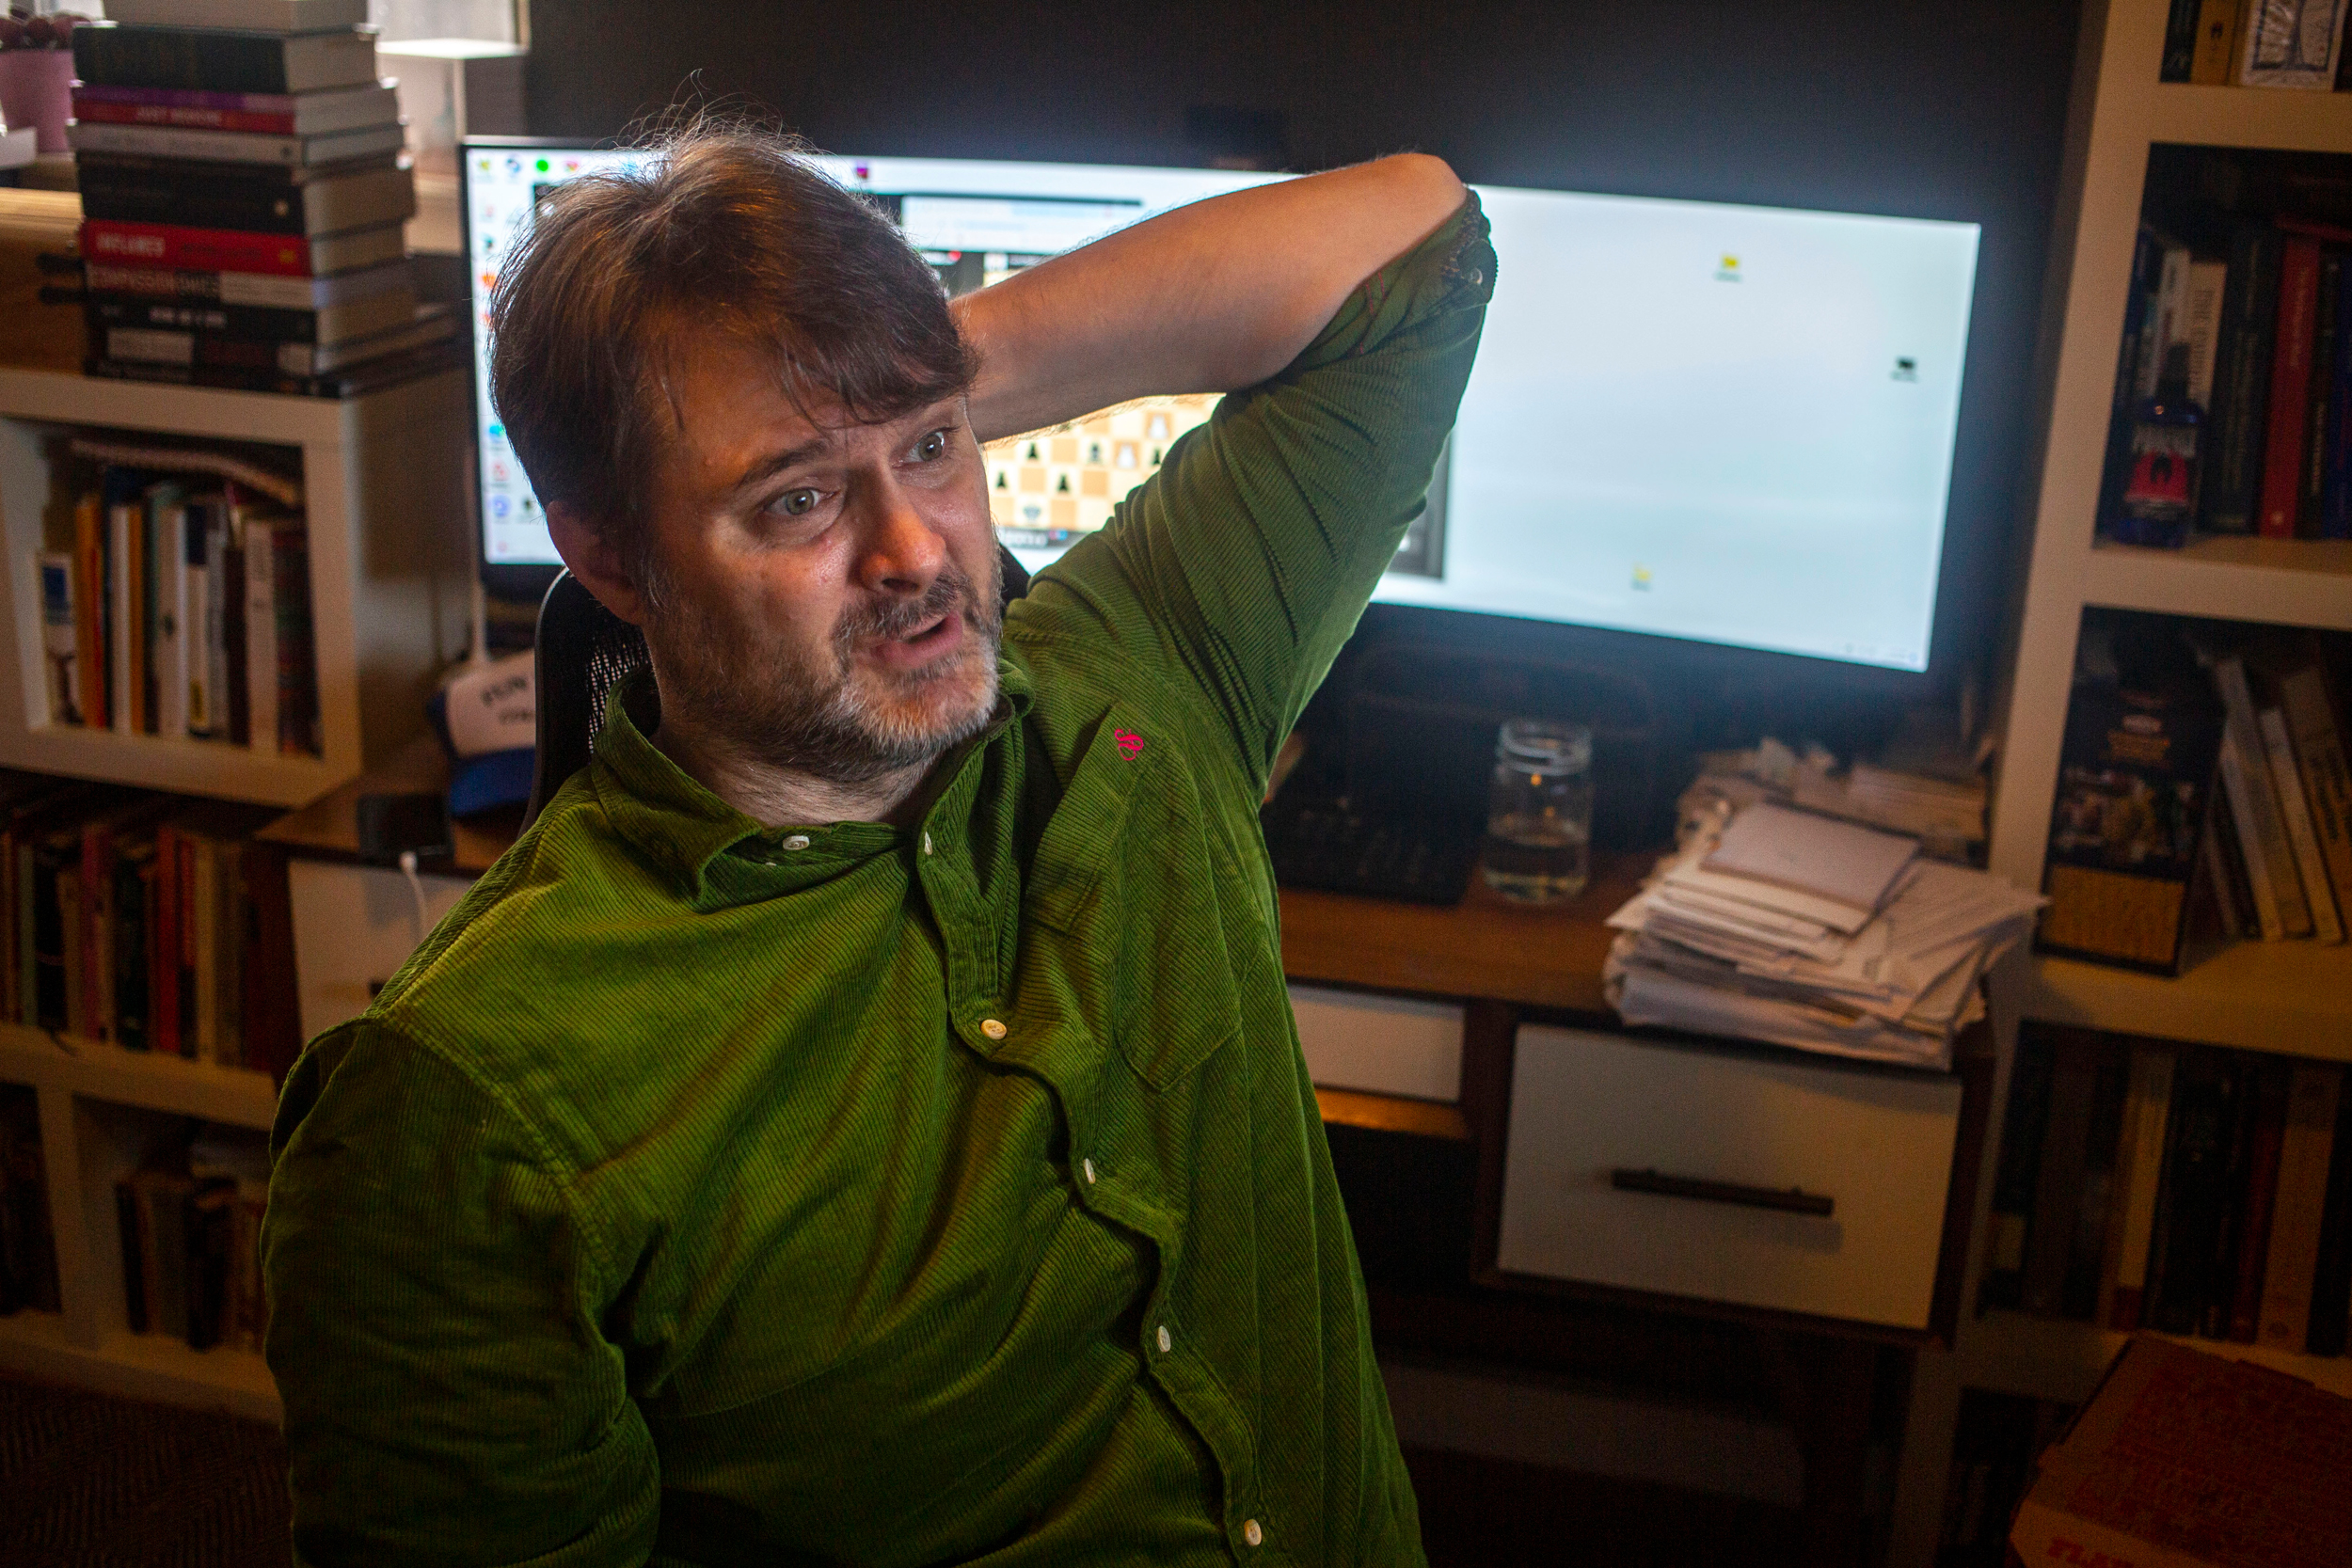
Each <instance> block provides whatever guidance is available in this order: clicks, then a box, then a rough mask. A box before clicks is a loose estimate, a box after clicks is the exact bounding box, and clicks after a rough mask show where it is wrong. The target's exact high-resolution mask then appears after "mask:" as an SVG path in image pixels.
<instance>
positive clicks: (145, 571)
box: [122, 498, 155, 735]
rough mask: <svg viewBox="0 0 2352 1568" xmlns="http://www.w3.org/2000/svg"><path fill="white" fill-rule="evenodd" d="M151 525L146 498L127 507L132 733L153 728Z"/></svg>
mask: <svg viewBox="0 0 2352 1568" xmlns="http://www.w3.org/2000/svg"><path fill="white" fill-rule="evenodd" d="M150 527H151V515H150V514H149V511H148V507H147V503H146V499H145V498H141V499H140V500H139V501H138V502H137V503H135V504H134V505H133V506H132V508H131V509H130V517H129V519H128V522H127V532H128V534H129V547H128V548H127V549H126V550H125V551H124V553H123V557H122V577H123V584H124V588H123V595H124V599H125V601H126V603H127V604H128V606H129V610H128V614H127V615H126V617H125V619H126V620H127V622H128V625H127V626H125V627H124V635H125V638H126V639H127V643H126V645H127V646H128V647H129V649H130V655H131V657H130V677H129V679H128V681H127V682H126V683H125V684H126V685H128V687H129V688H130V698H131V733H132V734H134V735H152V734H153V733H154V731H155V704H154V694H155V670H154V653H155V594H154V587H155V584H154V578H153V577H152V576H151V571H150V563H149V561H148V553H147V540H148V531H149V529H150Z"/></svg>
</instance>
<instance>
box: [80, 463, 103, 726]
mask: <svg viewBox="0 0 2352 1568" xmlns="http://www.w3.org/2000/svg"><path fill="white" fill-rule="evenodd" d="M73 603H74V607H75V611H76V614H75V620H76V622H77V624H78V629H79V631H80V633H81V651H80V655H79V658H78V662H79V664H80V665H81V670H82V722H83V723H85V724H87V725H88V726H89V727H90V728H92V729H98V730H103V729H104V728H105V727H106V726H107V724H108V723H109V722H110V720H109V718H108V715H109V713H110V712H111V710H112V695H111V693H110V692H109V690H108V686H109V684H110V683H109V680H108V671H107V668H106V658H107V654H108V652H109V649H108V645H107V640H106V507H105V498H104V496H103V494H102V493H101V492H99V491H95V490H93V491H90V492H87V493H86V494H85V495H83V496H82V497H81V498H80V499H78V500H76V501H75V502H74V506H73Z"/></svg>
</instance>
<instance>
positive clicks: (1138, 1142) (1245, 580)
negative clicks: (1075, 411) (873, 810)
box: [262, 200, 1494, 1565]
mask: <svg viewBox="0 0 2352 1568" xmlns="http://www.w3.org/2000/svg"><path fill="white" fill-rule="evenodd" d="M1493 277H1494V255H1493V251H1492V249H1491V248H1490V247H1489V245H1487V243H1486V222H1485V220H1484V218H1483V217H1482V216H1481V215H1480V214H1479V212H1478V209H1477V205H1476V202H1475V201H1474V200H1472V201H1470V202H1469V203H1467V204H1466V205H1465V206H1464V208H1463V209H1462V210H1461V211H1460V212H1459V213H1457V214H1455V216H1454V218H1453V219H1451V220H1450V221H1449V222H1448V223H1447V224H1446V225H1445V226H1443V227H1442V228H1441V229H1440V230H1438V232H1437V233H1436V234H1435V235H1433V236H1432V237H1431V238H1430V239H1429V240H1428V241H1426V242H1424V243H1423V244H1422V245H1420V246H1419V247H1417V248H1416V249H1415V250H1413V251H1412V252H1410V253H1408V254H1407V255H1406V256H1405V257H1403V258H1401V259H1400V260H1398V261H1395V262H1393V263H1391V265H1390V266H1388V267H1387V268H1385V269H1384V270H1382V271H1381V272H1380V273H1379V274H1377V275H1376V276H1375V277H1373V278H1371V279H1370V280H1369V281H1368V282H1366V283H1365V284H1364V285H1363V287H1362V288H1361V289H1359V291H1357V292H1356V293H1354V294H1353V295H1352V296H1351V297H1350V298H1349V300H1348V301H1347V303H1346V304H1345V305H1344V306H1343V308H1342V309H1340V311H1339V313H1338V315H1337V316H1336V317H1335V318H1334V319H1333V320H1332V322H1331V323H1330V325H1328V326H1327V328H1326V329H1325V330H1324V331H1323V333H1322V334H1321V335H1320V336H1319V337H1318V338H1317V339H1316V340H1315V341H1314V342H1313V344H1312V345H1311V346H1310V347H1309V348H1308V349H1307V350H1306V352H1305V353H1304V354H1302V355H1301V356H1299V358H1298V359H1297V360H1296V361H1295V363H1293V364H1292V365H1291V366H1290V367H1289V368H1288V369H1287V370H1285V371H1284V372H1281V373H1280V374H1279V375H1278V376H1276V377H1275V378H1274V379H1273V380H1271V381H1269V382H1267V383H1265V384H1264V385H1263V386H1260V387H1257V388H1250V389H1248V390H1247V391H1243V392H1238V393H1235V394H1232V396H1229V397H1228V398H1226V399H1225V401H1224V403H1223V404H1221V405H1220V406H1219V408H1218V409H1217V411H1216V417H1215V418H1214V419H1213V420H1212V421H1211V422H1210V423H1209V424H1208V425H1206V426H1204V427H1202V428H1201V429H1200V430H1199V431H1196V432H1194V433H1192V434H1191V435H1189V436H1186V437H1184V439H1183V440H1182V441H1180V442H1179V443H1178V444H1177V445H1176V446H1175V448H1174V449H1173V450H1172V451H1171V452H1170V454H1169V457H1168V462H1167V464H1166V466H1165V467H1163V468H1162V470H1161V471H1160V473H1159V474H1158V475H1157V476H1156V477H1155V478H1154V479H1153V480H1152V481H1151V482H1150V483H1147V484H1145V485H1143V486H1141V487H1140V488H1139V489H1138V490H1137V491H1136V493H1135V494H1134V495H1133V496H1131V497H1130V498H1129V499H1128V500H1127V501H1126V502H1125V503H1124V505H1123V506H1122V507H1121V509H1120V513H1119V514H1118V515H1117V516H1116V517H1115V518H1114V519H1113V521H1112V522H1111V524H1110V525H1109V526H1108V527H1107V528H1106V529H1104V531H1102V532H1101V533H1100V534H1099V535H1096V536H1095V537H1092V538H1090V539H1089V540H1087V541H1086V542H1084V543H1082V544H1080V545H1079V546H1076V547H1075V548H1073V549H1072V550H1071V551H1070V552H1069V554H1068V555H1067V556H1065V557H1064V558H1063V559H1062V560H1061V561H1060V562H1057V563H1056V564H1055V565H1053V566H1052V567H1049V568H1048V569H1047V570H1045V571H1044V572H1042V573H1041V574H1039V576H1038V578H1037V579H1036V582H1035V583H1034V585H1033V586H1032V588H1031V590H1030V592H1029V594H1028V595H1027V596H1026V597H1025V598H1024V599H1022V600H1019V601H1017V602H1016V603H1015V604H1014V605H1013V606H1012V607H1011V608H1010V610H1009V613H1008V615H1007V617H1006V623H1005V637H1004V645H1003V653H1002V659H1001V668H1002V673H1003V698H1002V701H1001V702H1000V704H999V705H998V708H997V712H996V714H995V716H994V719H993V722H992V723H991V724H990V726H989V727H988V729H987V730H986V731H985V732H984V733H983V734H982V735H981V736H978V737H977V738H976V739H975V740H973V741H972V742H970V743H968V744H967V745H966V746H964V747H963V748H962V749H961V750H960V751H959V752H957V753H955V754H953V755H951V756H950V757H949V758H947V759H946V760H945V762H944V763H943V773H942V775H941V776H942V778H943V779H944V783H943V784H941V785H940V787H939V788H938V791H937V794H936V798H935V800H933V803H932V804H931V806H930V809H929V811H928V812H927V813H926V815H925V816H923V818H922V820H921V822H920V823H919V824H917V825H915V826H913V827H908V828H897V827H889V826H884V825H882V824H878V823H871V822H840V823H827V824H814V823H813V824H808V825H805V826H794V827H783V828H777V829H774V830H763V829H762V828H761V827H760V826H759V824H757V823H755V822H754V821H753V820H751V819H750V818H749V817H747V816H743V815H742V814H740V813H739V812H737V811H736V810H734V809H733V808H732V807H730V806H728V805H726V804H724V803H723V802H722V801H721V800H718V799H717V798H716V797H714V796H713V795H711V794H710V793H709V792H708V791H707V790H706V789H704V788H703V787H701V786H700V785H699V784H695V783H694V782H693V781H692V780H691V779H690V778H688V777H687V776H686V775H685V774H684V773H682V772H681V771H679V770H678V769H677V768H675V766H674V765H673V764H672V763H671V762H670V761H669V760H668V759H667V758H666V757H665V756H663V755H662V754H661V752H659V751H658V750H657V749H656V748H655V747H654V745H653V744H652V743H651V742H650V741H649V740H648V739H647V738H646V737H645V736H644V734H643V733H641V731H640V729H639V727H638V726H637V725H636V724H634V723H632V722H631V721H630V719H629V716H628V711H627V707H628V704H627V703H626V702H624V701H621V700H620V699H619V697H618V696H616V700H615V702H614V704H613V706H612V710H611V712H610V714H609V716H608V719H607V722H606V727H605V729H604V732H603V734H602V736H601V737H600V739H599V742H598V746H597V751H596V760H595V762H594V763H593V764H591V766H590V767H588V768H585V769H583V770H582V771H581V772H580V774H579V775H578V776H576V777H574V778H573V779H572V780H571V781H570V783H569V784H566V785H565V786H564V789H563V790H562V791H561V792H560V793H559V794H558V795H557V796H556V797H555V799H554V800H553V801H552V802H550V804H549V805H548V809H547V810H546V811H545V812H544V813H543V814H542V815H541V816H540V817H539V819H538V820H537V821H536V822H535V823H534V824H533V825H532V829H531V831H530V832H527V833H525V834H524V835H523V837H522V838H521V840H520V841H519V842H518V843H516V846H515V847H514V848H513V849H511V850H510V851H508V852H507V854H505V855H504V856H503V857H501V859H500V861H499V863H497V864H496V865H495V866H494V867H492V868H491V870H490V871H489V872H488V873H487V874H486V875H485V876H484V877H483V879H481V880H480V882H479V883H477V884H476V886H475V887H474V889H473V890H472V891H471V893H469V895H468V896H467V897H466V899H465V901H464V902H463V903H462V904H460V905H459V907H458V908H457V909H456V911H453V913H452V914H451V915H450V917H449V918H448V919H447V920H445V921H443V922H442V923H441V925H440V927H438V928H437V930H436V931H435V932H434V933H433V935H432V937H431V938H430V940H429V941H428V942H426V943H425V945H424V946H423V947H422V948H421V949H420V950H419V951H418V953H417V954H416V956H415V957H414V958H411V959H410V961H409V962H408V964H407V965H406V966H405V968H404V969H403V970H402V971H401V972H400V974H398V975H397V976H396V977H395V978H394V979H393V981H392V983H391V984H390V985H389V987H388V988H387V989H386V990H385V991H384V992H383V994H382V995H381V996H380V997H379V998H378V999H377V1000H376V1002H375V1005H374V1006H372V1007H371V1008H370V1009H369V1010H368V1012H367V1014H366V1015H365V1016H364V1017H362V1018H359V1019H358V1020H356V1021H354V1022H350V1023H347V1024H345V1025H342V1027H340V1028H337V1029H334V1030H331V1031H329V1032H328V1033H326V1034H325V1035H323V1036H321V1037H319V1038H318V1039H317V1040H315V1041H313V1042H312V1043H311V1045H310V1049H309V1050H308V1052H306V1053H305V1054H304V1055H303V1057H302V1059H301V1060H300V1062H299V1063H298V1064H297V1065H296V1066H295V1068H294V1071H293V1073H292V1075H291V1076H290V1077H289V1078H288V1080H287V1084H286V1088H285V1093H284V1096H283V1099H282V1100H281V1101H280V1104H279V1108H278V1121H277V1126H276V1129H275V1131H274V1132H273V1133H272V1137H271V1147H272V1149H273V1151H274V1153H275V1157H276V1166H275V1172H274V1175H273V1177H272V1179H271V1185H270V1200H269V1210H268V1216H267V1220H266V1222H265V1225H264V1227H263V1235H262V1247H263V1257H264V1266H265V1270H266V1275H267V1280H268V1286H269V1291H270V1300H271V1315H270V1326H269V1333H268V1339H267V1347H266V1348H267V1354H268V1359H269V1365H270V1368H271V1370H273V1371H274V1372H275V1373H276V1375H277V1379H278V1388H279V1390H280V1392H281V1393H282V1395H283V1397H284V1401H285V1412H286V1439H287V1448H288V1451H289V1454H290V1456H291V1462H292V1486H293V1494H294V1544H295V1548H296V1552H297V1555H298V1556H299V1557H300V1558H301V1559H302V1560H304V1561H306V1562H309V1563H313V1564H320V1565H325V1564H341V1563H345V1562H392V1561H397V1562H402V1563H442V1562H465V1563H523V1562H528V1563H532V1564H546V1565H555V1564H565V1565H569V1564H589V1563H596V1564H602V1563H625V1562H640V1561H644V1560H648V1559H650V1560H654V1561H658V1562H688V1563H700V1564H710V1565H724V1564H732V1563H738V1562H740V1563H754V1562H756V1563H762V1564H797V1563H819V1562H823V1563H848V1562H858V1563H875V1564H921V1563H941V1562H967V1561H969V1562H985V1563H990V1564H1008V1565H1009V1564H1029V1563H1076V1562H1114V1561H1134V1562H1142V1561H1151V1562H1154V1563H1170V1564H1191V1563H1213V1562H1231V1561H1235V1560H1238V1561H1240V1562H1242V1563H1246V1564H1257V1563H1266V1564H1272V1563H1324V1562H1335V1563H1336V1562H1349V1563H1354V1562H1365V1563H1416V1562H1419V1561H1420V1560H1421V1558H1422V1554H1421V1545H1420V1539H1419V1524H1418V1519H1417V1515H1416V1513H1415V1508H1414V1502H1413V1495H1412V1489H1411V1484H1410V1482H1409V1481H1408V1480H1407V1478H1406V1472H1405V1468H1404V1465H1403V1463H1402V1461H1401V1460H1400V1459H1399V1457H1398V1452H1397V1445H1396V1437H1395V1433H1394V1432H1393V1430H1392V1428H1391V1424H1390V1418H1389V1411H1388V1403H1387V1398H1386V1395H1385V1393H1384V1391H1383V1389H1382V1386H1381V1382H1380V1376H1379V1371H1378V1369H1377V1367H1376V1366H1375V1362H1374V1359H1373V1350H1372V1343H1371V1338H1370V1334H1369V1331H1368V1328H1367V1325H1366V1314H1365V1307H1364V1298H1363V1290H1362V1284H1361V1277H1360V1275H1359V1270H1358V1267H1357V1262H1356V1256H1355V1250H1354V1246H1353V1243H1351V1241H1350V1239H1349V1235H1348V1228H1347V1221H1346V1216H1345V1214H1344V1212H1343V1210H1342V1207H1341V1201H1340V1194H1339V1190H1338V1188H1337V1186H1336V1184H1335V1182H1334V1180H1333V1177H1332V1168H1331V1161H1330V1155H1329V1152H1328V1149H1327V1146H1326V1144H1325V1141H1324V1134H1323V1126H1322V1122H1321V1119H1320V1117H1318V1115H1317V1112H1316V1107H1315V1097H1314V1091H1313V1089H1312V1087H1311V1085H1310V1083H1309V1081H1308V1077H1307V1072H1306V1069H1305V1066H1304V1063H1303V1062H1302V1060H1301V1058H1300V1055H1299V1051H1298V1044H1297V1036H1296V1032H1295V1028H1294V1026H1293V1024H1292V1022H1291V1016H1290V1008H1289V1005H1288V999H1287V995H1286V992H1285V990H1284V985H1283V978H1282V971H1281V960H1280V948H1279V934H1278V930H1277V918H1278V914H1277V904H1276V898H1275V890H1274V879H1273V877H1272V874H1271V873H1270V871H1269V870H1268V868H1267V863H1266V856H1265V850H1264V846H1263V840H1262V838H1261V837H1260V834H1259V831H1258V824H1257V814H1256V805H1257V802H1258V800H1259V798H1260V796H1261V794H1262V793H1263V785H1264V783H1265V780H1266V776H1267V772H1268V768H1269V767H1270V765H1271V761H1272V758H1273V756H1274V753H1275V752H1276V750H1277V748H1278V747H1279V744H1280V742H1281V740H1282V737H1283V736H1285V735H1286V734H1287V733H1288V732H1289V730H1290V728H1291V725H1292V723H1293V722H1294V721H1295V719H1296V718H1297V716H1298V713H1299V710H1300V708H1301V707H1302V706H1303V705H1305V703H1306V701H1307V698H1308V696H1309V695H1310V694H1311V692H1312V691H1313V689H1314V688H1315V686H1316V684H1317V683H1318V682H1319V681H1320V680H1321V679H1322V677H1323V675H1324V673H1325V672H1326V670H1327V668H1328V667H1329V664H1330V661H1331V659H1332V657H1334V656H1335V655H1336V654H1337V652H1338V651H1339V648H1340V646H1341V644H1342V643H1343V641H1345V640H1346V638H1347V636H1348V634H1349V633H1350V632H1351V631H1352V630H1353V628H1354V627H1355V625H1356V622H1357V620H1358V618H1359V615H1360V614H1361V612H1362V609H1363V606H1364V604H1365V602H1366V600H1367V599H1368V598H1369V596H1370V594H1371V593H1372V590H1373V587H1374V585H1375V583H1376V582H1377V580H1378V579H1379V577H1380V575H1381V572H1382V571H1383V570H1384V569H1385V567H1386V566H1387V564H1388V562H1389V561H1390V559H1391V556H1392V555H1393V554H1394V552H1395V550H1396V547H1397V544H1398V541H1399V539H1400V538H1401V537H1402V534H1403V531H1404V530H1405V528H1406V524H1407V523H1408V522H1409V521H1410V519H1411V518H1412V517H1413V516H1414V515H1416V514H1417V513H1418V512H1419V510H1420V508H1421V506H1422V499H1423V495H1424V492H1425V490H1426V488H1427V485H1428V481H1429V476H1430V470H1431V467H1432V465H1433V463H1434V461H1435V459H1436V457H1437V454H1438V447H1439V444H1440V443H1441V441H1442V440H1443V439H1444V436H1445V435H1446V432H1447V430H1448V429H1449V428H1450V427H1451V425H1452V423H1453V420H1454V409H1455V406H1456V404H1458V402H1459V401H1460V398H1461V394H1462V388H1463V386H1464V383H1465V382H1466V380H1467V379H1468V377H1469V374H1470V362H1471V358H1472V356H1473V355H1474V353H1475V351H1476V347H1477V341H1478V335H1479V329H1480V326H1481V324H1482V322H1483V321H1484V316H1485V304H1486V298H1487V296H1488V293H1489V292H1490V290H1491V288H1492V284H1493Z"/></svg>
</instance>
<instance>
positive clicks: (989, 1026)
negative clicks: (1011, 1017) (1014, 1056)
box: [980, 1018, 1005, 1040]
mask: <svg viewBox="0 0 2352 1568" xmlns="http://www.w3.org/2000/svg"><path fill="white" fill-rule="evenodd" d="M980 1033H981V1034H983V1035H986V1036H987V1037H989V1038H990V1039H993V1040H1001V1039H1003V1038H1004V1037H1005V1026H1004V1025H1003V1024H1002V1023H1000V1022H997V1021H996V1020H995V1019H993V1018H984V1019H982V1020H980Z"/></svg>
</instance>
